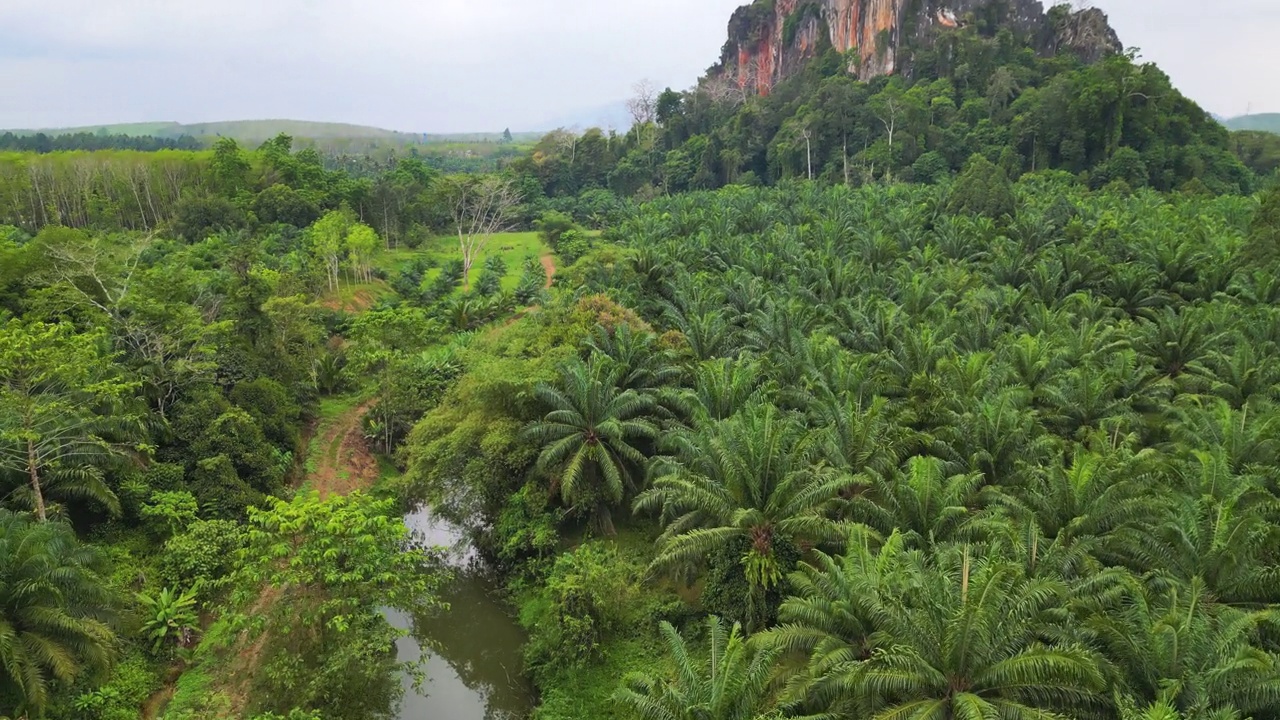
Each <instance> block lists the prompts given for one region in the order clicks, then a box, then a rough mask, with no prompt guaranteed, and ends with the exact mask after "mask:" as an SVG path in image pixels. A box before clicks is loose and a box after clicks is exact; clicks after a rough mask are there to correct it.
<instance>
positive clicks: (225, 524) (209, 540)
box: [160, 520, 246, 600]
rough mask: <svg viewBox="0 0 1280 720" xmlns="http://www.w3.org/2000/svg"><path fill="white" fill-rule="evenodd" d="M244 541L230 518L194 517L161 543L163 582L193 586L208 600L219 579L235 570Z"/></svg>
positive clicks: (242, 534)
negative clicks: (206, 518)
mask: <svg viewBox="0 0 1280 720" xmlns="http://www.w3.org/2000/svg"><path fill="white" fill-rule="evenodd" d="M245 542H246V537H245V532H244V530H243V529H242V528H241V526H240V525H239V524H237V523H235V522H232V521H230V520H197V521H196V522H194V523H192V524H191V525H189V526H188V527H187V528H186V531H185V532H183V533H181V534H177V535H174V536H173V537H171V538H169V539H168V540H166V541H165V543H164V548H163V550H162V552H161V553H160V573H161V581H162V582H163V584H166V585H169V586H171V587H189V588H194V589H195V590H196V591H197V593H199V594H200V595H201V597H202V599H205V600H208V599H209V597H210V595H209V594H210V593H211V592H212V591H213V590H214V588H216V587H218V586H219V585H220V581H221V580H222V579H223V578H225V577H227V576H228V575H230V574H231V572H232V571H233V570H234V569H235V567H236V564H235V558H236V556H237V554H238V553H239V552H240V551H241V550H242V549H243V547H244V545H245Z"/></svg>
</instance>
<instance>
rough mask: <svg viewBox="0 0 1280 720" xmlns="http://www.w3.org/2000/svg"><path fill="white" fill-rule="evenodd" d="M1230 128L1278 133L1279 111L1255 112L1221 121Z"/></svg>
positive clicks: (1279, 131) (1279, 128) (1279, 127)
mask: <svg viewBox="0 0 1280 720" xmlns="http://www.w3.org/2000/svg"><path fill="white" fill-rule="evenodd" d="M1222 124H1223V125H1226V126H1227V128H1228V129H1230V130H1261V131H1264V132H1271V133H1280V113H1256V114H1253V115H1241V116H1239V117H1233V118H1227V119H1225V120H1223V121H1222Z"/></svg>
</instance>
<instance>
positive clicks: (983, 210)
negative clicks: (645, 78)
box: [947, 155, 1017, 220]
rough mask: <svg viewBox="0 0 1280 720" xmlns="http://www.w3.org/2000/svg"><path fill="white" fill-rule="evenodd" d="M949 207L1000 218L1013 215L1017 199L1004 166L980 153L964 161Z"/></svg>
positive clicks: (958, 211) (955, 211)
mask: <svg viewBox="0 0 1280 720" xmlns="http://www.w3.org/2000/svg"><path fill="white" fill-rule="evenodd" d="M947 207H948V209H949V210H950V211H951V212H953V213H970V214H973V215H982V216H985V217H988V218H991V219H992V220H1001V219H1002V218H1005V217H1013V215H1014V214H1015V213H1016V212H1017V200H1016V199H1015V198H1014V196H1013V184H1012V183H1010V182H1009V177H1008V176H1007V175H1005V172H1004V169H1003V168H1000V167H997V166H996V165H994V164H993V163H992V162H991V161H989V160H987V159H986V158H984V157H982V156H981V155H974V156H973V157H971V158H969V162H967V163H965V166H964V172H962V173H961V174H960V177H959V178H958V179H957V180H956V184H955V187H953V188H952V190H951V197H950V200H949V201H948V205H947Z"/></svg>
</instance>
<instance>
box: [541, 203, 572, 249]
mask: <svg viewBox="0 0 1280 720" xmlns="http://www.w3.org/2000/svg"><path fill="white" fill-rule="evenodd" d="M533 228H534V229H535V230H537V231H538V234H539V235H541V236H542V241H543V242H545V243H546V244H547V245H550V246H551V249H552V250H555V251H557V252H559V250H560V240H561V238H563V237H564V235H565V233H567V232H570V231H573V230H581V228H579V227H578V224H577V223H575V222H574V221H573V218H572V217H570V216H569V215H567V214H566V213H562V212H560V211H559V210H548V211H546V212H544V213H542V217H540V218H538V219H537V220H534V221H533Z"/></svg>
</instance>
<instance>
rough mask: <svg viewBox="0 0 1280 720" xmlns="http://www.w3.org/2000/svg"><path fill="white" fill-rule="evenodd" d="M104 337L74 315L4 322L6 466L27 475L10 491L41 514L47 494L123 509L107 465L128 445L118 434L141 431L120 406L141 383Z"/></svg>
mask: <svg viewBox="0 0 1280 720" xmlns="http://www.w3.org/2000/svg"><path fill="white" fill-rule="evenodd" d="M103 339H104V338H103V334H102V333H89V334H80V333H77V332H76V331H75V329H74V328H73V327H72V326H71V325H70V324H69V323H59V324H56V325H49V324H45V323H40V322H24V321H22V320H18V319H13V320H9V321H8V322H7V323H6V324H4V325H3V326H0V470H3V471H5V472H7V473H12V474H13V476H14V477H20V478H23V479H24V481H25V483H24V484H23V485H19V486H18V488H17V489H15V490H14V491H13V494H12V495H11V497H13V496H15V495H16V497H17V498H18V499H19V501H20V502H21V503H22V504H23V505H25V506H26V507H30V508H32V509H34V510H35V512H36V516H37V517H38V518H39V519H40V520H44V519H45V517H46V516H47V507H46V497H50V498H77V499H79V498H84V499H88V500H93V501H95V502H97V503H99V504H101V505H103V506H105V507H106V508H107V509H109V510H111V511H113V512H119V509H120V504H119V500H118V499H117V498H116V496H115V494H114V493H113V492H112V491H111V489H110V488H109V487H107V485H106V483H105V482H104V475H103V470H104V467H105V466H106V465H108V464H109V463H111V462H112V461H113V460H115V459H118V458H119V457H120V456H121V455H123V454H124V451H125V450H126V449H127V445H126V444H124V443H122V442H119V441H120V440H124V439H127V438H129V437H131V436H135V437H136V435H137V434H138V429H139V428H138V427H137V419H138V418H137V416H136V415H133V414H131V413H129V412H128V411H127V410H126V409H124V408H122V407H121V401H122V399H123V398H124V396H126V394H127V393H129V392H130V391H131V390H133V389H134V388H136V384H135V383H131V382H129V381H127V380H125V379H123V378H122V377H121V375H120V373H119V370H118V368H117V367H116V365H115V364H114V356H113V355H112V354H111V353H108V352H106V351H104V348H103ZM113 411H114V412H113Z"/></svg>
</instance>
